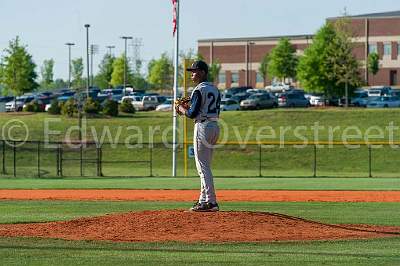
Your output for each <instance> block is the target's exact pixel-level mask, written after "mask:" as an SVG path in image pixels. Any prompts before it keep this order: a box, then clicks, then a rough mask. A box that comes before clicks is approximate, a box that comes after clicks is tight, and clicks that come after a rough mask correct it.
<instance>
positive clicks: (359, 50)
mask: <svg viewBox="0 0 400 266" xmlns="http://www.w3.org/2000/svg"><path fill="white" fill-rule="evenodd" d="M353 54H354V56H355V57H356V58H357V59H358V60H364V59H365V44H364V43H356V44H355V45H354V49H353Z"/></svg>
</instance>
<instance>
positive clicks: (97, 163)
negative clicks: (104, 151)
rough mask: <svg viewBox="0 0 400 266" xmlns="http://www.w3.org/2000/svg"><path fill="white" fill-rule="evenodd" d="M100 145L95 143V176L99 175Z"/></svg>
mask: <svg viewBox="0 0 400 266" xmlns="http://www.w3.org/2000/svg"><path fill="white" fill-rule="evenodd" d="M100 149H101V148H100V146H99V145H97V143H96V156H97V158H96V165H97V176H101V168H100V160H101V158H100Z"/></svg>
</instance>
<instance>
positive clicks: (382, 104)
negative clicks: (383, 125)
mask: <svg viewBox="0 0 400 266" xmlns="http://www.w3.org/2000/svg"><path fill="white" fill-rule="evenodd" d="M367 107H368V108H389V107H400V98H398V97H394V96H382V97H372V98H371V99H370V100H368V103H367Z"/></svg>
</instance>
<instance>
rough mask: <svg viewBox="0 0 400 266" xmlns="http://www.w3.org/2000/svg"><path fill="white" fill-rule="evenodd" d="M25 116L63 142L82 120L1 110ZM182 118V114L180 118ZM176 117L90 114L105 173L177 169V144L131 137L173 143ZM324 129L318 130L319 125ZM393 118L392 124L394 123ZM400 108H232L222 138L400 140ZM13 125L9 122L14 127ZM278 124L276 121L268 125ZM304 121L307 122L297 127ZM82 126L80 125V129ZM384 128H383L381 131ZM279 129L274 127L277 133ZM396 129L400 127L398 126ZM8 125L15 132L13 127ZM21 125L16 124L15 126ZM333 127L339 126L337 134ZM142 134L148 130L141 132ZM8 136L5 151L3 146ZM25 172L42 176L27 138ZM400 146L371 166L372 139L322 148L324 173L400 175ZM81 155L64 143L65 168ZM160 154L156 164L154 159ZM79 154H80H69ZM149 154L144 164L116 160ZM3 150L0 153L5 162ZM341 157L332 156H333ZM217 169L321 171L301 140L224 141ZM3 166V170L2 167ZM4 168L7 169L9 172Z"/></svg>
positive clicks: (227, 172)
mask: <svg viewBox="0 0 400 266" xmlns="http://www.w3.org/2000/svg"><path fill="white" fill-rule="evenodd" d="M15 118H16V119H19V120H21V121H22V122H24V123H25V124H26V125H27V127H28V129H29V136H28V139H29V140H45V136H46V134H44V132H45V128H48V130H49V132H50V133H51V134H48V138H49V140H54V141H61V140H66V139H68V136H71V139H77V130H76V128H75V130H71V131H68V129H71V127H73V126H76V125H77V119H76V118H73V119H71V118H65V117H59V116H49V115H47V114H27V115H18V116H12V115H10V114H1V115H0V125H3V126H5V125H6V124H7V122H9V121H10V120H11V119H15ZM179 121H180V122H182V120H179ZM171 122H172V117H171V114H169V113H157V112H146V113H143V112H139V113H137V114H135V115H133V116H124V117H119V118H112V119H111V118H96V119H87V120H86V122H85V123H84V125H85V127H84V128H85V130H84V131H85V133H84V136H86V139H87V140H95V139H102V140H104V142H105V143H109V142H111V143H116V142H118V143H119V144H115V145H109V144H104V145H103V147H102V149H103V161H104V163H103V165H102V168H103V174H104V175H105V176H148V175H150V173H151V174H152V175H154V176H169V175H170V174H171V169H170V168H171V164H172V161H171V155H172V151H171V147H169V146H165V145H156V146H155V147H154V148H153V150H152V154H150V149H149V146H148V145H147V144H143V146H140V147H139V146H135V148H129V147H127V144H126V143H131V144H135V143H137V142H140V143H149V142H155V143H160V142H171V141H172V131H171V128H170V126H171ZM188 124H189V139H191V138H192V127H193V124H192V123H191V122H189V123H188ZM317 125H318V127H320V129H319V130H318V134H316V133H315V128H313V127H316V126H317ZM390 125H393V127H394V128H393V129H392V130H390V129H389V126H390ZM398 125H400V110H397V109H386V110H369V109H340V108H338V109H276V110H262V111H254V112H250V111H249V112H225V113H222V115H221V137H220V140H221V141H236V142H238V141H239V142H246V141H250V142H255V141H279V140H280V139H281V138H282V139H284V140H285V141H300V142H303V140H304V139H307V141H308V142H312V141H314V140H315V138H316V135H318V140H320V141H329V140H332V141H339V142H340V141H342V140H343V139H342V136H343V135H347V136H348V139H347V141H365V140H366V139H368V140H371V141H389V140H390V139H393V140H394V141H396V140H397V141H398V140H400V131H399V129H397V128H396V127H397V126H398ZM9 126H10V125H7V127H6V129H7V128H8V127H9ZM266 127H270V128H266ZM296 127H300V128H299V129H300V130H298V131H296V130H295V129H296ZM72 129H74V128H72ZM379 130H381V132H380V131H379ZM272 131H274V134H272ZM391 131H392V132H391ZM5 132H8V131H7V130H6V131H5ZM13 132H14V131H13ZM330 132H331V133H332V134H331V136H330ZM139 136H141V137H139ZM13 137H15V138H18V137H19V138H22V137H23V136H22V131H18V130H16V131H15V132H14V133H13ZM179 141H180V142H182V141H183V139H182V123H180V131H179ZM2 149H3V147H2V143H1V142H0V150H2ZM16 152H17V153H16V165H17V175H19V176H35V175H38V174H37V172H38V171H37V145H36V144H25V145H24V146H22V147H18V148H17V150H16ZM5 154H6V156H5V157H6V158H5V164H6V165H5V168H6V172H7V175H13V150H12V148H11V147H8V146H6V147H5ZM399 154H400V153H399V149H398V148H394V147H391V146H383V147H377V148H373V149H372V150H371V165H370V164H369V151H368V148H367V147H366V146H360V147H354V146H352V148H348V147H344V146H340V145H339V146H336V145H335V146H331V147H329V146H324V147H318V149H317V153H316V156H317V158H316V174H317V176H321V177H325V176H326V177H368V176H369V170H370V166H371V171H372V175H373V176H375V177H398V172H399V171H398V170H399V169H398V164H397V161H398V159H399V157H400V156H399ZM79 156H80V153H79V149H67V148H66V147H65V149H64V150H63V158H64V159H67V160H66V161H64V163H63V168H64V171H63V174H64V175H66V176H77V175H80V170H79V169H80V165H79V162H78V161H76V159H78V158H79ZM151 156H152V171H151V172H150V164H149V163H148V161H149V160H150V157H151ZM56 157H57V154H56V149H55V148H53V149H42V151H41V160H40V164H41V172H40V174H41V175H42V176H56V164H57V162H56ZM83 158H85V159H90V160H92V161H91V162H85V163H84V175H85V176H94V175H96V164H95V163H94V162H93V160H94V159H96V150H95V149H94V147H93V146H92V147H89V148H88V149H87V150H85V152H84V155H83ZM68 159H72V160H68ZM126 160H130V161H141V162H140V163H135V162H125V163H111V161H113V162H115V161H118V162H121V161H126ZM2 161H3V153H2V152H0V162H2ZM333 161H334V162H335V163H332V162H333ZM178 166H179V167H178V169H177V171H178V172H177V173H178V175H179V176H183V175H184V172H183V150H182V149H181V148H180V149H179V151H178ZM213 168H214V174H215V175H216V176H229V177H231V176H239V177H240V176H259V175H262V176H268V177H280V176H282V177H292V176H305V177H310V176H313V175H314V148H313V146H307V147H302V148H299V147H294V146H292V145H284V146H282V147H281V146H279V145H274V146H273V147H271V146H263V147H262V149H261V155H260V148H259V146H258V145H224V146H222V147H219V148H218V149H217V150H216V152H215V155H214V161H213ZM0 172H1V171H0ZM3 175H4V174H3ZM196 175H197V174H196V171H195V165H194V162H193V159H189V176H196Z"/></svg>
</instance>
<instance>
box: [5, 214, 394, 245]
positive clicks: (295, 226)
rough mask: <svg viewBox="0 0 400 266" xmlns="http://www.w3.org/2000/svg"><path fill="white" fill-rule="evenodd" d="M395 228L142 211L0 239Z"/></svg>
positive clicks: (384, 231) (360, 232)
mask: <svg viewBox="0 0 400 266" xmlns="http://www.w3.org/2000/svg"><path fill="white" fill-rule="evenodd" d="M395 232H400V227H387V226H370V225H368V226H366V225H329V224H323V223H318V222H313V221H308V220H304V219H301V218H297V217H291V216H286V215H282V214H275V213H262V212H217V213H195V212H185V211H182V210H168V211H165V210H163V211H142V212H130V213H124V214H111V215H106V216H99V217H90V218H81V219H76V220H71V221H63V222H48V223H31V224H3V225H0V236H2V237H42V238H60V239H67V240H108V241H121V242H163V241H179V242H269V241H304V240H337V239H366V238H379V237H390V236H396V235H397V236H398V234H399V233H395Z"/></svg>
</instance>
